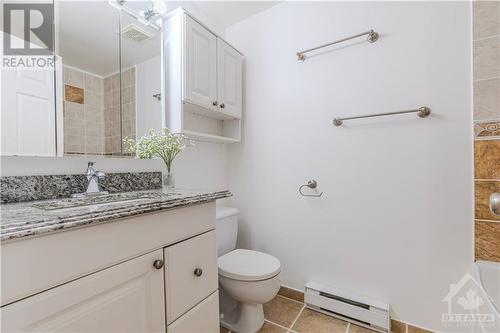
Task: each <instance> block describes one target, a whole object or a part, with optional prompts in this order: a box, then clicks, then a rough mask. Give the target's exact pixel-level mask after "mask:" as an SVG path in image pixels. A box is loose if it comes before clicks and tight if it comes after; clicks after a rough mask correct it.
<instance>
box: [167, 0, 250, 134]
mask: <svg viewBox="0 0 500 333" xmlns="http://www.w3.org/2000/svg"><path fill="white" fill-rule="evenodd" d="M163 54H164V70H165V73H164V78H165V94H164V95H165V102H164V105H165V120H166V124H165V125H166V126H167V127H168V128H170V129H172V130H173V131H174V132H179V133H184V134H186V135H187V136H189V137H191V138H193V139H197V140H201V141H211V142H222V143H234V142H239V141H240V136H241V115H242V105H243V103H242V101H243V55H242V54H241V53H240V52H239V51H238V50H236V49H235V48H234V47H232V46H231V45H229V44H228V43H227V42H225V41H224V40H223V39H222V38H220V37H219V36H217V35H216V34H215V33H213V32H212V31H211V30H210V29H209V28H207V27H206V26H205V25H203V24H202V23H201V22H200V21H198V20H196V19H195V18H194V17H193V16H192V15H191V14H189V13H188V12H186V11H185V10H183V9H182V8H179V9H177V10H175V11H173V12H172V13H171V14H169V15H168V16H167V17H166V18H165V20H164V41H163Z"/></svg>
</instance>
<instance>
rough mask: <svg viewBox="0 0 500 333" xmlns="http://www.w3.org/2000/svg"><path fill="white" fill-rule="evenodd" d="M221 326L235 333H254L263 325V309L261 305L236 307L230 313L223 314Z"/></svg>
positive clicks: (240, 305) (239, 305) (242, 304)
mask: <svg viewBox="0 0 500 333" xmlns="http://www.w3.org/2000/svg"><path fill="white" fill-rule="evenodd" d="M221 325H222V326H223V327H225V328H228V329H230V330H231V331H232V332H237V333H255V332H257V331H258V330H260V329H261V327H262V325H264V309H263V307H262V304H245V303H238V305H237V306H236V307H235V308H234V309H233V311H231V312H230V313H224V318H221Z"/></svg>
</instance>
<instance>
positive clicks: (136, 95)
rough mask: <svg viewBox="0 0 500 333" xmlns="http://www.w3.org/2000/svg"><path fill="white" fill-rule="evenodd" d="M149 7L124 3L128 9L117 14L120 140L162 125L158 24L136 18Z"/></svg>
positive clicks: (147, 4) (139, 134)
mask: <svg viewBox="0 0 500 333" xmlns="http://www.w3.org/2000/svg"><path fill="white" fill-rule="evenodd" d="M152 4H153V3H152V2H151V1H133V2H127V3H126V6H127V8H128V9H130V10H122V11H121V36H122V39H121V61H122V133H123V138H132V139H135V138H136V137H140V136H142V135H144V134H147V133H148V132H149V130H150V129H155V130H158V129H160V128H161V126H162V125H161V124H162V114H161V111H162V103H161V77H162V70H161V68H162V66H161V57H160V56H161V30H160V29H159V26H160V25H161V22H157V23H156V21H157V19H155V18H154V17H153V18H151V20H150V22H151V23H152V24H154V26H153V25H152V24H147V22H144V20H142V19H141V20H138V19H137V18H136V17H137V16H139V17H144V13H145V12H147V11H148V9H150V8H152ZM131 11H132V12H133V13H137V15H131V14H130V12H131ZM145 23H146V24H145ZM125 153H126V151H125Z"/></svg>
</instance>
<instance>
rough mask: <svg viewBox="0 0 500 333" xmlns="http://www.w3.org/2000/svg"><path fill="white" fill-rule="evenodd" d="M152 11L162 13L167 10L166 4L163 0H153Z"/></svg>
mask: <svg viewBox="0 0 500 333" xmlns="http://www.w3.org/2000/svg"><path fill="white" fill-rule="evenodd" d="M153 11H154V12H155V13H156V14H158V15H163V14H165V13H166V12H167V5H166V4H165V1H163V0H153Z"/></svg>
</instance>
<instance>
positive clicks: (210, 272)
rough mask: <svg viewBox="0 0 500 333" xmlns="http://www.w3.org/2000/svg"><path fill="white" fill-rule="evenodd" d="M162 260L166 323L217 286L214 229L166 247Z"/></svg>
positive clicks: (210, 292)
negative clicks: (163, 259) (163, 263)
mask: <svg viewBox="0 0 500 333" xmlns="http://www.w3.org/2000/svg"><path fill="white" fill-rule="evenodd" d="M165 262H166V266H165V284H166V295H167V296H166V300H167V323H168V324H170V323H172V322H173V321H174V320H176V319H177V318H179V317H180V316H181V315H183V314H184V313H186V312H187V311H188V310H189V309H191V308H192V307H194V306H195V305H196V304H197V303H199V302H200V301H201V300H203V299H204V298H206V297H207V296H208V295H210V294H212V293H213V292H214V291H216V290H217V288H218V268H217V242H216V239H215V231H210V232H207V233H205V234H203V235H200V236H197V237H194V238H191V239H188V240H186V241H184V242H181V243H178V244H175V245H173V246H170V247H167V248H166V249H165Z"/></svg>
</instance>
